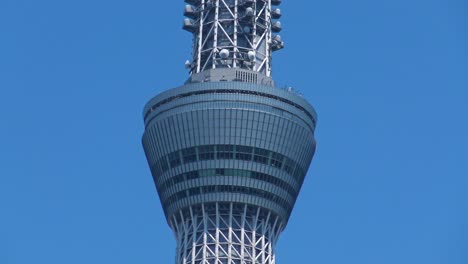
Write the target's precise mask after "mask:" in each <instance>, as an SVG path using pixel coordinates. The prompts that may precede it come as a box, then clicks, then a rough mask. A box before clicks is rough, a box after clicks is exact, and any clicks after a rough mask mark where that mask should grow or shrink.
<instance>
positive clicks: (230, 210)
mask: <svg viewBox="0 0 468 264" xmlns="http://www.w3.org/2000/svg"><path fill="white" fill-rule="evenodd" d="M232 207H233V204H232V203H230V204H229V222H228V224H229V227H228V228H229V229H228V230H229V231H228V232H229V234H228V239H229V242H228V247H229V248H228V255H229V256H228V264H231V262H232V247H233V244H232V232H233V230H232V218H233V215H232V213H233V212H232Z"/></svg>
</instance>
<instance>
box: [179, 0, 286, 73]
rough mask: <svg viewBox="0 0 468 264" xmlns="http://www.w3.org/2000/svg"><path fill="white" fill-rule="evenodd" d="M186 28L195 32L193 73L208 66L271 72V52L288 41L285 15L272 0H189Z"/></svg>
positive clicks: (186, 10) (191, 67) (188, 65)
mask: <svg viewBox="0 0 468 264" xmlns="http://www.w3.org/2000/svg"><path fill="white" fill-rule="evenodd" d="M186 2H187V3H189V5H187V6H186V9H185V16H187V17H189V18H187V19H186V20H185V22H184V29H185V30H187V31H190V32H192V33H193V35H194V38H193V39H194V43H193V52H192V53H193V54H192V55H193V61H192V62H188V63H187V67H188V68H189V69H190V71H191V74H194V73H199V72H202V71H204V70H208V69H217V68H243V69H248V70H252V71H255V72H259V73H263V74H264V75H266V76H268V77H269V76H270V75H271V53H272V51H274V50H278V49H281V48H282V47H283V46H284V44H283V42H282V41H281V38H280V37H279V36H274V37H273V35H272V30H273V31H275V32H279V31H280V30H281V23H280V22H279V21H276V22H275V21H273V19H275V18H279V17H280V16H281V13H280V10H279V9H275V10H272V3H273V4H279V3H280V2H281V1H277V0H276V1H272V0H186Z"/></svg>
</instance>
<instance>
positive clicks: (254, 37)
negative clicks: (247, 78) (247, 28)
mask: <svg viewBox="0 0 468 264" xmlns="http://www.w3.org/2000/svg"><path fill="white" fill-rule="evenodd" d="M254 10H255V12H254V21H253V25H252V45H253V48H254V49H255V54H257V48H255V47H257V44H258V43H257V40H258V36H257V21H258V17H257V12H258V6H257V1H255V3H254ZM257 64H258V63H257V60H256V59H255V60H253V66H252V70H254V71H257Z"/></svg>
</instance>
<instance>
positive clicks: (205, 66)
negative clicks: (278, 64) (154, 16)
mask: <svg viewBox="0 0 468 264" xmlns="http://www.w3.org/2000/svg"><path fill="white" fill-rule="evenodd" d="M185 2H186V6H185V12H184V14H185V16H186V17H187V18H186V19H185V20H184V23H183V28H184V29H185V30H187V31H189V32H191V33H192V34H193V50H192V58H191V60H188V61H187V62H186V67H187V68H188V69H189V71H190V77H189V79H188V80H187V82H186V83H185V85H183V86H180V87H177V88H173V89H170V90H167V91H165V92H163V93H161V94H159V95H157V96H156V97H154V98H153V99H151V100H150V101H149V102H148V103H147V105H146V106H145V109H144V121H145V132H144V135H143V140H142V141H143V147H144V150H145V153H146V157H147V160H148V163H149V166H150V169H151V173H152V175H153V178H154V181H155V184H156V187H157V190H158V194H159V198H160V201H161V203H162V206H163V209H164V213H165V216H166V219H167V222H168V224H169V226H170V227H171V229H172V230H173V231H174V234H175V237H176V240H177V253H176V264H198V263H202V264H207V263H229V264H257V263H261V264H274V263H275V245H276V242H277V240H278V237H279V235H280V233H281V232H282V231H283V230H284V228H285V227H286V225H287V223H288V220H289V217H290V215H291V211H292V209H293V207H294V204H295V201H296V199H297V196H298V194H299V191H300V189H301V186H302V183H303V181H304V177H305V175H306V172H307V170H308V168H309V166H310V163H311V161H312V157H313V155H314V152H315V148H316V142H315V139H314V130H315V126H316V120H317V115H316V113H315V110H314V109H313V107H312V106H311V105H310V104H309V103H308V102H307V101H306V100H304V99H303V98H302V97H301V96H300V95H298V94H296V93H295V92H294V91H292V90H291V89H280V88H277V87H275V84H274V82H273V80H272V79H271V59H272V52H274V51H276V50H280V49H282V48H283V47H284V43H283V41H282V39H281V37H280V36H279V35H278V33H279V32H280V31H281V23H280V22H279V21H278V19H279V18H280V17H281V11H280V9H279V8H278V6H279V5H280V4H281V1H280V0H186V1H185Z"/></svg>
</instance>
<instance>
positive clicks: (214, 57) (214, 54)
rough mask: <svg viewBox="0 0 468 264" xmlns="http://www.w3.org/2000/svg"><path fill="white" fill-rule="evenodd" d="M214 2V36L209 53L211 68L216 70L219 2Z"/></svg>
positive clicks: (217, 0)
mask: <svg viewBox="0 0 468 264" xmlns="http://www.w3.org/2000/svg"><path fill="white" fill-rule="evenodd" d="M214 1H215V19H214V25H213V27H214V28H213V30H214V36H213V50H212V51H211V52H212V54H211V60H212V68H213V69H215V68H216V54H217V52H218V33H219V32H218V30H219V1H220V0H214Z"/></svg>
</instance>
